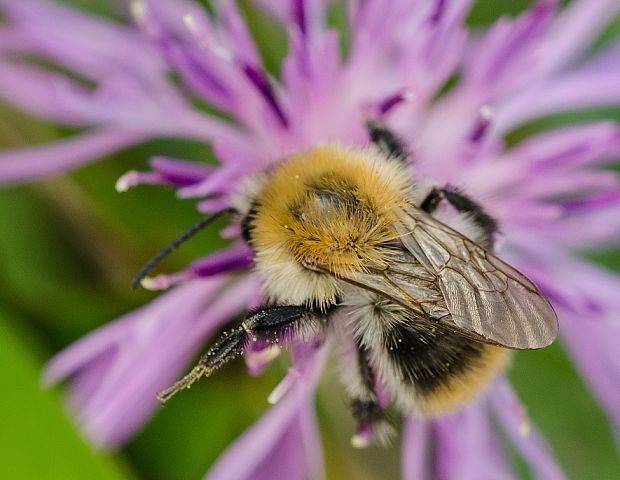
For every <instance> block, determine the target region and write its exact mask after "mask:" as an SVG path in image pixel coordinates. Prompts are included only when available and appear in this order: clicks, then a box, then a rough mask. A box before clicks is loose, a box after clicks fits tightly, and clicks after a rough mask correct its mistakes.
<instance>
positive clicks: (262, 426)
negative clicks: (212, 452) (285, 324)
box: [206, 347, 326, 480]
mask: <svg viewBox="0 0 620 480" xmlns="http://www.w3.org/2000/svg"><path fill="white" fill-rule="evenodd" d="M325 356H326V348H325V347H324V348H321V349H319V350H316V351H315V353H314V354H313V356H311V357H307V358H306V362H308V363H307V364H306V365H305V367H304V368H303V370H304V372H306V376H305V377H303V378H301V377H300V379H299V381H297V382H296V383H295V385H294V386H293V387H292V388H291V390H290V391H289V392H288V394H287V395H286V397H285V398H284V399H283V400H282V401H281V402H280V403H278V404H277V405H276V406H274V407H272V408H271V410H269V412H267V414H266V415H265V416H264V417H263V418H262V419H261V420H260V421H259V422H258V423H256V424H255V425H254V426H253V427H251V428H250V429H249V430H248V431H247V432H246V433H244V434H243V435H242V436H241V437H240V438H239V439H238V440H237V441H236V442H235V443H234V444H233V445H231V446H230V447H229V448H228V450H227V451H226V452H224V454H223V455H222V457H220V459H219V460H218V461H217V463H216V464H215V466H214V467H213V468H212V469H211V471H210V472H209V474H208V475H207V477H206V478H207V480H220V479H221V480H254V479H257V478H260V479H262V478H264V479H270V478H287V479H288V478H290V479H291V480H303V479H307V478H313V479H314V478H317V479H320V478H322V476H323V473H322V467H321V465H322V457H321V455H320V453H319V450H318V449H317V446H318V445H320V439H319V438H317V437H316V434H317V433H318V432H317V430H316V429H315V428H308V422H313V421H314V414H313V413H310V412H313V406H312V402H313V397H314V390H315V388H316V383H317V381H318V378H319V375H320V373H321V370H322V366H323V363H324V361H325ZM278 472H280V473H281V474H283V475H284V476H280V477H278ZM310 474H311V475H310Z"/></svg>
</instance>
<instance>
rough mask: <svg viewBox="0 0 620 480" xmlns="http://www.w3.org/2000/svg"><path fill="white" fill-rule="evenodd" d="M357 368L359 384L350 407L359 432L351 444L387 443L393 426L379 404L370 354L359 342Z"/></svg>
mask: <svg viewBox="0 0 620 480" xmlns="http://www.w3.org/2000/svg"><path fill="white" fill-rule="evenodd" d="M356 350H357V367H358V372H357V373H358V375H359V384H358V386H357V389H356V391H355V393H354V394H353V395H352V398H351V402H350V407H351V413H352V415H353V418H354V419H355V421H356V422H357V430H356V432H355V435H354V436H353V438H352V439H351V444H352V445H353V446H354V447H357V448H363V447H366V446H368V445H369V444H370V442H371V441H372V440H373V439H377V440H378V441H379V442H382V443H384V442H385V441H387V439H388V437H389V435H390V433H391V430H392V429H391V426H390V425H389V423H388V421H387V418H386V414H385V411H384V409H383V407H382V406H381V405H380V404H379V398H378V396H377V392H376V389H375V374H374V372H373V369H372V365H371V363H370V357H369V354H370V352H369V351H368V350H367V349H366V347H365V346H364V345H362V344H361V343H360V342H359V341H356Z"/></svg>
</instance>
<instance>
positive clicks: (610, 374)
mask: <svg viewBox="0 0 620 480" xmlns="http://www.w3.org/2000/svg"><path fill="white" fill-rule="evenodd" d="M258 3H260V6H261V8H264V9H265V10H266V11H267V12H268V13H269V14H271V15H273V16H274V17H275V18H276V19H277V20H278V21H279V22H281V24H282V25H283V27H284V28H285V29H286V32H287V34H288V46H289V51H288V55H287V57H286V59H285V60H284V61H283V63H282V65H281V76H280V78H278V79H276V78H273V77H272V76H270V75H269V74H268V73H267V72H266V70H265V68H264V66H263V65H262V61H261V58H260V55H259V54H258V51H257V47H256V46H255V44H254V42H253V40H252V37H251V36H250V34H249V32H248V30H247V27H246V25H245V23H244V21H243V19H242V17H241V15H240V13H239V12H238V11H237V8H236V3H235V2H234V1H226V0H223V1H221V2H219V3H218V4H217V8H218V15H217V16H215V17H211V16H208V15H207V14H206V13H205V12H204V11H203V10H202V9H201V8H200V7H198V6H197V5H195V4H193V3H191V2H189V1H185V0H168V1H166V2H155V1H153V2H147V1H134V2H132V3H131V13H132V16H133V17H132V18H133V21H134V23H135V25H128V24H121V23H116V22H113V21H111V20H104V19H102V18H95V17H90V16H88V15H86V14H84V13H78V12H77V11H73V10H71V9H68V8H66V7H62V6H60V5H59V4H55V3H51V2H46V1H42V0H29V1H27V2H25V1H23V0H0V7H1V8H2V9H3V11H4V13H5V15H6V18H7V23H5V24H2V25H1V26H0V98H1V99H2V100H4V101H6V102H9V103H12V104H14V105H16V106H17V107H19V108H21V109H23V110H25V111H27V112H29V113H31V114H33V115H37V116H39V117H42V118H45V119H47V120H50V121H53V122H57V123H60V124H63V125H67V126H69V127H72V128H74V129H76V132H77V133H75V135H74V136H73V137H70V138H68V139H66V140H62V141H59V142H57V143H55V144H53V145H46V146H40V147H36V148H26V149H22V150H15V151H4V152H0V181H3V182H5V183H10V182H21V181H25V180H29V179H34V178H37V177H40V176H42V175H49V174H54V173H58V172H61V171H64V170H67V169H69V168H74V167H77V166H79V165H82V164H85V163H87V162H91V161H94V160H96V159H98V158H101V157H103V156H106V155H108V154H109V153H111V152H114V151H117V150H119V149H123V148H126V147H127V146H130V145H134V144H137V143H140V142H143V141H145V140H147V139H150V138H156V137H162V136H166V137H178V138H189V139H194V140H199V141H204V142H209V143H210V144H212V146H213V150H214V152H215V153H216V155H217V157H218V159H219V161H220V165H219V166H217V167H209V166H206V165H204V164H199V163H193V162H188V161H185V160H181V159H175V158H162V157H157V158H153V159H151V162H150V166H151V169H150V170H149V171H146V172H135V171H132V172H129V173H127V174H126V175H124V176H123V177H122V178H121V179H119V181H118V183H117V189H118V190H119V191H124V190H126V189H128V188H130V187H134V186H136V185H139V184H161V185H167V186H172V187H174V188H176V191H177V193H178V196H179V197H180V198H196V199H198V204H197V206H198V209H199V210H200V211H202V212H212V211H217V210H220V209H222V208H226V207H229V206H230V202H231V195H232V194H233V193H234V192H235V190H236V189H237V188H239V185H240V184H241V182H243V181H244V179H245V178H246V177H247V175H248V174H250V173H253V172H256V171H260V170H262V169H264V168H266V167H268V166H269V165H270V164H273V163H274V162H277V161H279V160H281V159H282V158H284V157H286V156H287V155H288V154H290V153H292V152H296V151H300V150H303V149H306V148H309V147H312V146H314V145H316V144H318V143H321V142H326V141H337V142H340V143H342V144H345V145H352V146H356V145H363V144H365V143H367V142H368V139H367V133H366V131H365V127H364V123H365V120H366V119H367V118H375V119H378V120H380V121H382V122H385V123H386V124H388V125H389V126H390V128H392V129H393V130H394V131H396V132H398V134H399V135H400V136H401V137H402V138H403V140H404V141H405V142H406V143H407V145H408V146H409V147H410V149H411V151H413V152H414V154H413V157H414V158H413V162H414V164H415V172H416V176H417V181H418V183H419V184H420V186H421V188H424V187H426V186H430V185H435V184H436V185H444V184H451V185H456V186H458V187H462V188H463V190H464V191H466V192H467V193H468V194H469V195H470V196H472V197H473V198H474V199H475V200H477V201H479V202H480V203H481V204H483V205H484V207H485V209H486V210H487V211H488V212H489V213H490V214H491V215H492V216H493V217H494V218H495V219H497V221H498V223H499V225H500V226H501V232H502V237H501V239H500V240H501V241H500V242H499V243H500V244H499V245H498V249H499V253H500V255H501V256H502V257H503V258H506V259H507V260H508V261H509V262H510V263H511V264H513V265H515V266H516V267H517V268H519V270H521V271H523V272H524V273H525V274H527V275H528V276H529V277H530V278H532V279H533V280H534V281H535V282H536V283H537V284H538V285H539V287H540V288H541V289H542V290H543V291H544V293H545V294H546V295H547V296H548V298H549V299H550V300H551V301H552V303H553V304H554V307H555V308H556V310H557V312H558V314H559V317H560V331H561V335H562V339H563V341H564V342H565V344H566V345H567V347H568V350H569V351H570V353H571V354H572V357H573V359H574V361H575V364H576V365H577V368H578V369H579V370H580V371H581V372H582V374H583V376H584V378H585V380H586V381H587V382H588V384H589V385H590V386H591V388H592V390H593V392H594V394H595V395H596V396H597V398H598V399H599V401H600V403H601V405H602V406H603V408H605V410H606V411H607V413H608V414H609V416H610V418H611V420H612V421H613V422H614V424H615V426H616V428H618V427H620V403H619V402H618V399H619V398H620V357H619V356H618V355H617V354H616V353H615V349H616V348H617V345H618V344H619V343H620V322H619V320H618V316H617V315H618V314H617V312H618V311H620V297H619V296H618V294H617V292H619V291H620V279H618V278H617V277H616V276H614V275H612V274H611V273H608V272H605V271H604V270H602V269H601V268H599V267H595V266H593V265H591V264H589V263H587V262H586V261H584V260H582V259H581V258H580V256H579V253H580V252H581V251H583V250H584V249H588V248H594V247H602V246H609V245H615V244H617V243H618V240H619V239H620V235H619V234H620V181H619V179H618V175H617V174H616V173H614V172H612V171H610V170H606V169H604V168H600V167H601V166H603V165H605V163H608V162H611V161H612V160H614V159H616V158H617V157H618V155H619V154H620V128H619V127H618V125H616V124H614V123H611V122H595V123H582V124H577V125H573V126H570V127H564V128H556V129H554V130H550V131H545V132H540V133H537V134H535V135H533V136H530V137H529V138H528V139H526V140H524V141H523V142H521V143H519V144H518V145H516V146H511V145H507V143H506V141H505V137H506V135H507V134H508V133H509V132H511V131H512V130H513V129H515V128H516V127H518V126H519V125H522V124H524V123H527V122H529V121H531V120H533V119H536V118H539V117H542V116H545V115H550V114H555V113H558V112H569V111H576V110H581V109H586V108H592V107H598V106H605V105H610V104H618V103H620V45H619V44H617V43H616V44H611V45H608V46H606V47H604V49H603V50H602V51H598V52H597V53H595V54H593V55H590V56H588V55H587V53H588V49H589V47H590V46H591V45H592V43H593V42H594V40H595V39H596V38H597V36H598V35H599V33H600V32H601V31H602V30H603V29H604V27H605V26H606V24H607V22H608V20H609V19H610V18H612V17H613V15H614V14H616V13H617V12H618V11H620V5H619V4H618V2H617V0H575V1H573V2H571V3H570V5H569V6H567V7H566V8H564V9H562V10H561V9H560V8H559V3H560V2H559V1H554V0H539V1H537V2H535V5H534V6H533V7H532V8H531V9H530V10H528V11H526V12H525V13H523V14H521V15H520V16H518V17H517V18H514V19H501V20H500V21H498V22H497V23H496V24H494V25H493V26H491V27H490V28H489V29H488V30H487V31H484V32H476V33H471V32H468V31H467V29H466V28H465V27H464V19H465V17H466V16H467V14H468V12H469V9H470V6H471V5H470V3H471V2H469V1H460V2H457V1H453V2H446V1H443V0H415V1H412V0H394V1H392V2H390V7H389V8H386V4H385V2H384V1H381V0H366V1H351V2H348V3H347V19H348V23H349V30H350V38H349V45H350V48H349V51H348V54H347V56H346V57H344V58H343V54H342V52H341V51H340V44H339V37H338V33H336V32H335V31H333V30H330V29H329V28H328V27H327V24H326V11H327V8H328V3H329V2H327V1H326V0H323V1H321V0H314V1H310V0H309V1H305V2H304V1H303V0H297V1H294V0H291V1H284V0H280V1H278V0H262V1H260V2H258ZM216 19H217V20H216ZM32 57H37V58H44V59H46V60H47V61H48V62H52V63H55V64H57V65H59V66H61V67H63V69H64V70H65V71H71V72H74V73H75V74H77V75H74V76H68V75H65V74H63V73H59V72H58V71H56V70H48V69H46V68H45V67H43V66H41V65H40V64H37V63H33V62H29V61H28V58H32ZM170 72H175V73H176V74H177V76H178V78H179V81H178V82H173V81H172V80H171V79H170V75H169V74H170ZM78 79H84V81H81V80H78ZM451 79H453V80H454V79H456V80H455V81H450V80H451ZM446 85H452V87H451V88H447V89H446V88H445V87H446ZM442 88H443V90H445V91H444V92H443V94H442V95H438V92H439V91H440V90H442ZM196 99H199V100H200V101H202V102H204V103H206V104H208V105H210V106H212V107H214V108H216V109H218V110H220V111H221V112H223V113H225V114H226V116H228V117H229V118H231V119H232V120H233V122H229V121H226V120H222V118H221V116H211V115H209V114H207V113H204V112H203V111H201V110H198V109H196V108H194V107H193V103H192V102H193V101H195V100H196ZM222 234H223V235H224V236H225V237H227V238H229V239H231V246H230V247H229V248H228V249H227V250H224V251H222V252H219V253H217V254H214V255H211V256H209V257H207V258H203V259H199V260H197V261H196V262H194V263H193V264H191V265H190V266H188V268H187V269H186V270H184V271H182V272H178V273H175V274H171V275H162V276H158V277H155V278H150V279H148V280H147V281H146V282H145V286H147V287H149V288H153V289H166V288H170V287H172V286H174V288H172V289H171V290H170V291H169V292H167V293H164V294H162V296H161V297H160V298H159V299H158V300H156V301H154V302H153V303H151V304H150V305H148V306H146V307H143V308H142V309H140V310H138V311H136V312H133V313H130V314H128V315H126V316H125V317H122V318H121V319H119V320H117V321H115V322H114V323H111V324H110V325H108V326H106V327H104V328H102V329H100V330H98V331H97V332H94V333H92V334H91V335H90V336H88V337H86V338H85V339H83V340H81V341H79V342H78V343H76V344H75V345H73V346H71V347H69V348H68V349H67V350H66V351H64V352H62V353H61V354H59V355H58V356H57V357H56V358H55V359H54V360H52V362H51V363H50V366H49V367H48V370H47V372H46V378H47V379H48V380H49V381H50V382H54V381H58V380H60V379H62V378H67V377H71V378H72V384H71V404H72V407H73V409H74V411H75V412H76V415H77V417H78V420H79V423H80V424H81V425H82V427H83V429H84V431H85V432H86V434H87V435H88V437H89V438H91V439H92V440H93V442H94V443H96V444H98V445H100V446H104V447H114V446H117V445H120V444H121V443H123V442H124V441H125V440H127V439H128V438H129V437H130V436H131V435H132V434H133V433H134V432H135V431H136V430H137V429H138V428H139V427H140V426H141V425H142V424H143V423H144V422H146V421H147V420H148V418H149V417H150V415H151V414H152V412H153V409H154V408H155V405H156V401H155V395H154V394H155V392H156V391H157V390H159V389H161V388H162V387H165V386H167V385H168V384H169V383H170V382H171V381H172V380H173V379H175V378H177V377H178V376H179V375H180V374H182V372H183V371H184V370H185V369H186V368H187V367H188V362H190V360H191V358H192V357H193V356H194V355H195V354H196V353H197V352H199V351H200V350H201V349H202V348H203V346H204V344H205V343H206V342H207V339H208V338H209V336H210V335H211V333H213V332H214V331H215V330H216V329H218V328H219V327H220V326H221V325H223V324H224V323H226V322H228V321H230V320H231V319H232V318H233V317H234V316H235V315H237V314H238V313H240V312H242V311H244V310H246V309H247V308H248V307H252V306H256V305H258V304H259V303H260V299H261V290H260V279H259V278H257V276H256V275H255V274H253V273H249V272H250V271H251V265H252V254H251V251H250V250H249V249H248V248H247V247H246V246H245V244H244V243H243V242H242V240H241V232H240V227H239V225H236V224H232V225H231V226H230V227H228V228H227V229H226V230H224V231H223V232H222ZM190 328H191V330H192V331H193V332H194V334H193V335H192V336H191V337H188V336H186V335H185V334H184V332H186V331H187V330H188V329H190ZM584 332H586V334H584ZM294 350H295V352H294V362H293V365H292V366H291V370H290V372H289V375H287V377H286V378H285V379H284V380H283V382H282V384H281V385H280V387H279V388H278V389H276V391H275V392H274V394H272V396H271V397H270V399H271V400H272V401H274V402H276V401H279V402H278V403H277V405H276V406H274V407H273V409H272V410H271V411H270V412H269V413H267V414H266V416H265V417H264V418H263V419H262V420H261V421H259V423H257V425H256V426H255V427H253V428H252V429H250V430H249V431H248V432H247V433H246V434H245V435H244V436H243V437H241V439H240V440H238V441H237V442H236V443H235V444H234V445H233V446H231V447H230V449H229V450H228V452H226V453H225V454H224V456H223V457H222V458H221V459H220V461H219V462H218V463H217V464H216V466H215V467H214V469H213V470H212V472H211V474H210V477H209V478H214V479H217V478H226V479H232V478H238V479H247V478H252V479H255V478H275V477H276V476H277V474H278V472H282V470H278V469H284V471H285V472H286V474H287V478H320V477H321V475H322V460H321V453H320V449H319V443H320V442H319V439H318V434H317V431H316V424H315V420H314V412H313V402H312V398H313V391H314V387H315V385H316V380H317V378H318V375H319V373H320V368H321V365H322V363H323V356H324V355H325V353H324V351H325V347H318V346H306V348H303V347H302V346H299V345H298V346H297V347H296V348H295V349H294ZM155 351H156V352H157V355H153V352H155ZM275 354H277V350H275V349H273V348H272V347H269V346H267V345H258V344H257V345H253V346H252V347H251V349H250V350H249V351H248V352H246V361H247V363H248V365H249V367H250V370H251V372H253V373H259V372H260V371H261V370H262V368H263V367H264V366H265V365H266V364H267V363H268V362H269V361H270V360H271V359H272V358H273V357H274V355H275ZM147 358H148V359H149V361H148V362H146V361H143V360H144V359H147ZM135 364H141V365H145V368H142V369H139V370H136V369H135V368H133V366H134V365H135ZM121 387H122V388H121ZM498 428H499V429H500V430H501V431H503V432H504V434H505V435H506V436H507V437H508V438H509V439H510V441H511V442H512V443H513V445H514V446H515V448H516V449H517V450H518V451H519V452H520V454H521V455H522V456H523V458H525V459H526V460H527V461H528V463H529V465H530V467H531V469H532V471H533V473H534V476H535V477H536V478H545V479H558V478H563V474H562V472H561V470H560V469H559V467H558V466H557V465H556V464H555V461H554V460H553V457H552V455H551V453H550V452H549V449H548V447H546V445H545V443H544V441H543V440H542V439H541V438H540V436H539V434H538V433H537V430H536V429H535V427H534V426H532V425H530V424H529V422H528V420H527V417H526V415H525V413H524V409H523V407H522V406H521V405H520V403H519V402H518V400H517V399H516V398H515V396H514V394H513V393H512V391H511V388H510V386H509V385H508V384H507V383H506V381H505V380H503V379H499V380H497V381H496V382H495V383H494V384H493V386H492V387H491V388H490V389H489V390H488V391H487V392H486V393H485V394H484V395H483V397H482V398H481V399H480V400H479V401H477V402H475V403H473V404H471V405H469V406H468V407H466V408H464V409H463V410H461V411H459V412H457V413H454V414H452V415H449V416H446V417H443V418H441V419H438V420H428V421H421V420H413V419H407V420H406V428H405V433H404V441H403V477H404V478H434V477H435V476H437V477H440V478H446V479H450V478H455V479H456V478H458V479H464V478H471V479H480V478H493V479H497V478H513V477H514V474H513V473H512V471H511V470H510V468H509V466H508V462H507V460H506V459H505V455H504V452H503V451H502V449H501V445H500V444H499V442H498V441H497V435H498V433H497V429H498ZM358 433H359V432H358ZM463 438H467V442H462V441H461V439H463ZM247 444H252V445H258V446H260V448H255V449H253V450H252V456H251V458H250V457H248V456H247V452H248V449H247V448H246V445H247ZM431 448H432V449H434V451H436V452H439V454H438V455H436V456H431V455H430V454H429V452H430V449H431ZM240 458H244V461H239V459H240ZM283 458H284V459H286V462H283V461H282V459H283Z"/></svg>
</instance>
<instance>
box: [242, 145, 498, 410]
mask: <svg viewBox="0 0 620 480" xmlns="http://www.w3.org/2000/svg"><path fill="white" fill-rule="evenodd" d="M411 178H412V176H411V173H410V172H408V170H407V166H406V165H405V164H404V163H403V162H401V161H400V160H399V159H392V158H389V157H386V156H385V155H384V154H383V153H382V152H381V151H379V150H378V149H377V148H375V147H374V146H370V147H366V148H364V149H358V150H351V149H346V148H344V147H342V146H339V145H333V144H327V145H324V146H321V147H318V148H316V149H314V150H311V151H308V152H305V153H302V154H299V155H297V156H294V157H292V158H291V159H289V160H287V161H286V162H284V163H282V164H281V165H278V166H276V167H275V169H274V170H273V171H272V172H270V173H269V174H268V175H263V176H261V177H257V179H255V180H254V181H253V182H254V183H253V185H252V188H247V189H246V191H249V192H250V196H251V198H243V199H242V200H240V201H239V206H238V209H240V210H241V209H242V208H245V209H246V210H248V209H249V208H251V209H252V215H251V219H250V220H249V222H250V223H249V225H248V230H249V235H248V236H249V240H250V244H251V246H252V247H253V249H254V250H255V252H256V268H257V270H258V271H259V272H260V273H261V274H262V276H263V278H264V279H265V291H266V293H267V296H268V298H269V299H270V302H272V303H274V304H283V305H288V304H291V305H299V304H307V305H309V306H312V307H316V308H319V309H326V308H327V307H329V306H333V305H336V304H338V305H341V306H342V309H341V310H342V312H341V313H342V314H341V315H338V316H334V320H333V321H335V322H342V323H343V324H344V325H342V326H341V327H342V328H344V329H345V330H348V332H349V334H351V335H353V336H354V337H355V338H356V341H357V342H358V343H359V344H360V345H362V346H363V347H364V348H366V350H367V351H368V352H369V358H370V362H371V364H372V367H373V370H374V371H375V372H376V374H377V377H378V379H379V380H380V381H382V382H383V383H384V384H385V386H386V388H387V389H388V391H389V393H390V395H391V397H392V398H393V399H394V400H395V402H396V403H397V404H398V405H399V406H400V407H401V408H402V409H405V410H406V411H408V412H414V413H418V414H422V415H439V414H443V413H446V412H449V411H451V410H454V409H455V408H456V407H457V406H458V405H461V404H463V403H464V402H467V401H468V400H470V399H472V398H474V397H475V396H476V394H477V393H478V392H480V391H481V390H483V388H484V386H485V385H486V384H487V383H488V382H489V380H490V379H491V378H493V377H494V376H495V375H497V373H498V372H501V371H502V370H503V369H504V367H505V365H506V363H507V359H508V357H509V350H507V349H504V348H501V347H496V346H493V345H488V344H484V343H481V342H477V341H473V340H470V339H467V338H465V337H463V336H461V335H458V334H456V333H453V332H451V331H450V330H449V329H447V328H445V327H442V326H440V325H432V324H429V323H428V322H423V321H420V319H416V318H415V316H414V315H412V314H411V312H408V311H407V310H406V309H404V308H403V307H402V306H400V305H397V304H395V303H393V302H391V301H389V300H388V299H385V298H382V297H381V296H380V295H378V294H376V293H373V292H369V291H367V290H365V289H363V288H360V287H356V286H354V285H351V284H349V283H347V282H345V281H344V280H342V279H340V278H339V277H340V276H341V275H343V274H345V273H347V272H350V271H365V270H366V269H368V268H369V267H373V268H381V267H382V266H384V265H386V264H388V263H389V262H390V258H391V256H392V255H393V254H394V251H395V249H397V248H398V247H397V239H398V236H399V235H398V233H397V231H396V229H395V227H394V225H395V224H396V223H397V221H398V216H399V215H400V214H401V212H402V209H403V207H404V206H405V204H406V203H407V202H409V201H412V199H413V198H414V185H413V183H412V180H411ZM241 205H244V206H245V207H241ZM459 220H460V223H457V225H456V227H457V228H463V230H465V231H464V232H463V233H465V234H468V235H472V236H474V237H476V236H480V232H479V231H478V230H477V229H476V227H475V226H473V225H472V224H471V222H468V220H467V218H466V217H463V218H459ZM401 248H402V247H401ZM317 264H322V265H327V269H328V270H329V271H330V272H332V274H330V273H326V272H324V271H316V270H315V269H313V268H312V267H313V265H317ZM357 377H358V372H350V373H349V374H346V375H344V378H345V379H347V380H346V381H347V382H348V383H349V390H350V391H353V392H356V393H355V396H356V397H358V398H363V397H364V395H365V393H364V392H363V391H361V390H363V389H360V388H356V386H355V385H361V384H363V382H361V380H360V379H358V378H357Z"/></svg>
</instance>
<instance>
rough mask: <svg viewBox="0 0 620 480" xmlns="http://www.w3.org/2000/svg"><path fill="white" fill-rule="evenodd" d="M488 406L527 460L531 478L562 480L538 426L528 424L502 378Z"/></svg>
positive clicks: (521, 407)
mask: <svg viewBox="0 0 620 480" xmlns="http://www.w3.org/2000/svg"><path fill="white" fill-rule="evenodd" d="M489 401H490V405H491V408H492V410H493V412H494V414H495V416H496V418H497V419H498V421H499V423H500V424H501V426H502V428H503V429H504V431H505V432H506V434H507V435H508V436H509V439H510V441H511V442H512V443H513V444H514V446H515V447H516V448H517V450H518V451H519V453H521V455H522V456H523V458H524V459H525V460H526V461H527V462H528V464H529V466H530V468H531V469H532V475H533V477H534V478H544V479H545V480H564V479H565V478H566V477H565V475H564V472H562V469H561V468H560V466H559V465H558V463H557V461H556V460H555V458H554V457H553V454H552V453H551V450H550V449H549V446H548V445H547V443H546V442H545V440H544V439H543V438H542V436H541V435H540V433H539V432H538V429H537V428H536V427H535V426H534V425H531V424H530V422H529V420H528V419H527V417H526V416H525V415H526V414H525V411H524V408H523V406H522V405H521V403H520V402H519V399H518V398H517V397H516V395H515V394H514V392H513V391H512V387H511V386H510V384H509V383H508V381H507V380H505V379H500V380H498V381H497V383H496V385H495V386H494V387H493V389H492V390H491V392H490V395H489Z"/></svg>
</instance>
